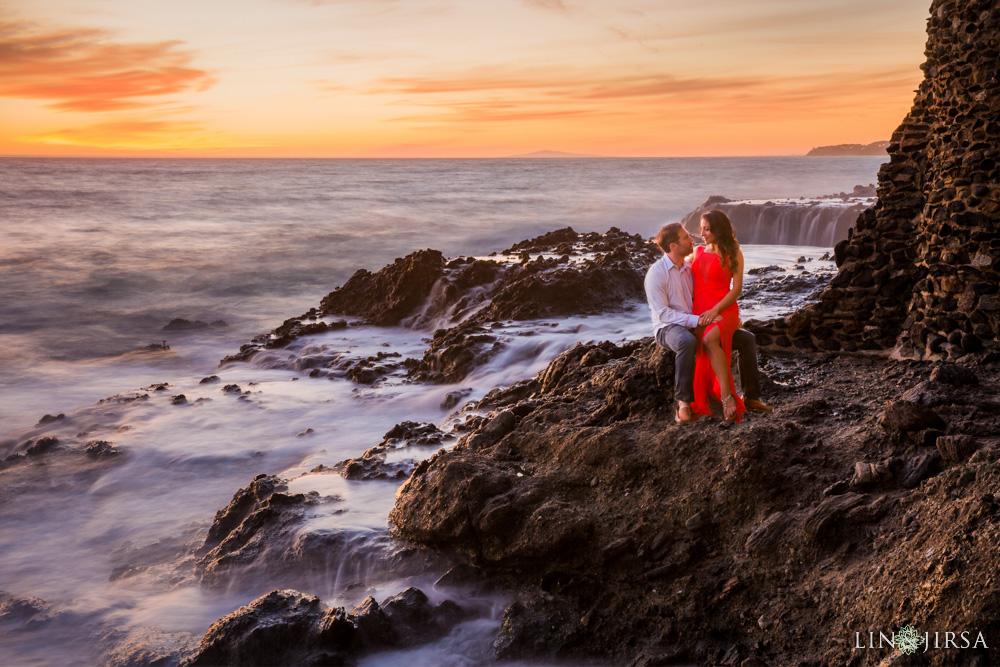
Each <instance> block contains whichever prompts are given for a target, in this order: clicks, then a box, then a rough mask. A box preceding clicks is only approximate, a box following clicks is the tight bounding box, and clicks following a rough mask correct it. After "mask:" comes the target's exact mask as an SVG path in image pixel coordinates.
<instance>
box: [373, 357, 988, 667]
mask: <svg viewBox="0 0 1000 667" xmlns="http://www.w3.org/2000/svg"><path fill="white" fill-rule="evenodd" d="M965 370H966V371H969V372H962V369H961V368H959V367H956V366H953V365H948V364H939V365H937V366H931V365H930V364H925V363H919V362H915V361H893V360H887V359H884V358H882V357H864V358H859V357H853V356H835V355H832V354H828V355H817V354H810V355H799V356H791V355H788V356H780V357H768V356H766V355H765V357H764V373H765V377H764V384H765V386H766V387H767V390H766V393H767V398H768V401H769V402H771V403H772V404H773V405H775V406H776V409H775V412H774V413H773V414H771V415H767V416H759V415H747V418H746V421H745V423H744V424H742V425H739V426H731V425H726V424H724V423H722V422H721V420H719V419H717V418H715V419H713V418H705V419H701V420H699V421H698V422H696V423H695V424H693V425H676V424H675V423H674V421H673V407H674V406H673V402H672V399H671V392H672V380H673V364H672V357H671V356H670V355H669V354H666V353H664V352H663V351H662V350H660V349H659V348H658V347H657V346H656V345H655V344H654V343H653V342H652V341H650V340H649V339H646V340H645V341H637V342H633V343H628V344H626V345H623V346H621V347H618V346H614V345H612V344H610V343H601V344H598V345H578V346H576V347H574V348H572V349H570V350H568V351H567V352H565V353H564V354H563V355H561V356H560V357H558V358H557V359H556V360H554V361H553V362H552V363H551V364H550V365H549V367H548V368H546V369H545V370H544V371H542V372H541V373H540V374H539V375H538V376H537V377H535V378H533V379H531V380H528V381H524V382H521V383H518V384H516V385H513V386H511V387H509V388H505V389H500V390H495V391H494V392H491V393H490V394H489V395H487V396H486V397H485V398H484V399H483V400H482V401H480V402H479V404H478V405H477V406H474V407H475V408H476V411H477V412H486V411H489V412H488V414H487V415H486V417H485V418H481V419H478V420H476V421H475V422H474V423H473V425H472V426H471V428H470V430H468V431H467V433H466V434H465V435H464V436H463V438H462V439H461V440H460V441H459V443H458V445H456V447H455V448H454V449H453V450H452V451H449V452H443V453H439V454H437V455H435V456H434V457H432V458H431V459H429V460H428V461H425V462H423V463H421V464H420V465H418V466H417V468H416V469H415V470H414V472H413V474H412V476H411V477H410V479H409V480H408V481H407V482H406V484H404V486H403V487H402V488H401V489H400V491H399V492H398V494H397V500H396V505H395V507H394V508H393V510H392V512H391V514H390V520H391V522H392V524H393V526H394V532H395V534H396V535H398V536H399V537H402V538H405V539H408V540H412V541H414V542H418V543H421V544H426V545H428V546H432V547H434V548H436V549H439V550H442V551H444V552H447V553H455V554H458V555H461V556H463V557H465V558H467V559H469V560H470V561H472V562H474V563H475V564H476V565H478V566H480V567H481V568H482V569H483V570H484V571H485V572H486V573H487V574H488V575H490V576H492V577H496V578H498V579H499V580H500V581H501V582H504V583H505V584H506V585H509V586H512V587H514V588H515V589H518V590H519V600H518V601H517V602H515V603H513V604H512V605H511V606H510V607H509V608H508V609H507V611H506V613H505V614H504V619H503V624H502V629H501V632H500V635H499V637H498V639H497V641H496V642H495V643H494V648H495V653H496V655H497V656H498V657H501V658H529V659H530V658H551V657H556V658H564V659H567V660H570V661H572V660H574V659H584V658H587V657H592V656H594V655H600V656H604V657H605V658H606V659H608V660H610V661H611V662H612V663H613V664H629V663H632V664H688V663H698V664H737V665H738V664H741V663H743V661H744V660H751V662H748V663H744V664H798V663H802V662H813V663H816V664H822V665H842V664H846V663H848V662H849V661H850V660H851V659H852V655H853V656H856V654H852V652H851V649H850V646H849V645H848V642H847V641H845V642H843V643H831V642H829V641H828V639H829V637H828V635H827V634H825V633H814V632H813V630H814V629H815V627H816V624H817V623H818V622H819V623H822V624H824V627H826V626H828V627H837V628H846V629H847V630H845V632H847V633H848V635H850V636H851V637H853V632H854V631H855V625H857V626H858V627H859V628H860V629H858V630H857V631H859V632H863V633H865V632H867V628H882V627H885V628H890V629H892V628H896V627H898V624H899V615H900V614H903V615H904V616H906V618H907V619H914V621H913V622H915V623H919V624H921V627H922V628H923V627H924V626H927V627H937V626H941V627H944V625H947V624H952V625H956V626H959V625H960V626H962V627H970V628H972V627H975V628H980V627H983V628H986V627H989V628H991V630H990V632H994V631H1000V625H998V623H997V621H996V616H995V614H993V613H992V611H991V610H992V609H993V606H992V605H995V604H996V602H997V601H998V600H1000V595H998V594H997V593H996V591H994V590H993V589H992V587H983V586H981V585H980V584H979V582H980V581H982V580H985V579H989V578H990V577H991V576H992V575H991V574H990V573H991V572H992V571H993V569H994V565H993V563H994V558H995V553H996V550H997V549H1000V505H998V502H1000V499H998V498H996V497H995V488H993V485H994V484H996V483H1000V416H997V415H1000V403H997V401H996V399H995V391H996V390H995V389H992V388H993V387H997V386H998V382H1000V369H998V367H997V366H996V365H995V364H991V365H982V366H980V367H979V368H977V369H976V370H975V371H974V372H973V371H970V370H969V369H965ZM977 382H978V383H979V384H976V383H977ZM928 403H932V404H933V408H931V407H929V406H928ZM872 406H877V407H874V408H873V407H872ZM987 415H989V416H987ZM949 516H954V517H956V519H954V521H952V520H950V519H948V517H949ZM915 558H916V559H917V560H918V561H919V562H918V563H917V565H916V566H915V565H914V559H915ZM921 559H926V563H925V562H924V560H921ZM818 572H821V573H822V576H816V575H817V573H818ZM899 582H907V583H906V584H905V586H906V587H907V588H906V589H905V590H906V591H907V593H901V590H902V589H901V588H900V583H899ZM909 591H915V592H914V593H912V594H911V593H909ZM903 598H906V600H907V601H906V602H905V603H904V602H902V600H903ZM901 604H903V605H904V607H905V609H903V610H902V611H901V610H900V605H901ZM894 623H895V624H896V625H895V626H894V625H893V624H894ZM862 626H863V627H862ZM776 628H780V629H781V632H776ZM887 632H888V630H887ZM996 650H997V649H989V650H980V651H979V652H969V653H968V654H966V655H965V656H964V658H968V662H970V663H974V662H975V661H976V660H978V661H980V662H979V663H978V664H988V663H990V662H991V661H994V660H996V658H997V656H996V655H995V653H996ZM991 651H992V652H991ZM928 655H929V656H930V654H928ZM881 657H884V656H875V655H874V653H873V655H871V656H863V657H862V659H861V661H860V662H859V663H858V664H871V665H874V664H876V663H877V662H878V660H880V659H881ZM953 659H954V656H948V655H945V654H944V653H943V652H941V653H940V654H939V655H938V656H936V657H933V656H930V657H929V660H930V662H929V664H942V665H943V664H948V661H949V660H953ZM753 660H760V661H762V663H754V662H753ZM657 661H660V662H657Z"/></svg>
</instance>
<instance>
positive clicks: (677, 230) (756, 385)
mask: <svg viewBox="0 0 1000 667" xmlns="http://www.w3.org/2000/svg"><path fill="white" fill-rule="evenodd" d="M656 245H658V246H659V247H660V250H662V251H663V257H661V258H660V259H659V260H658V261H657V262H656V263H654V264H653V265H652V266H650V267H649V270H648V271H647V272H646V282H645V285H646V301H647V302H648V303H649V310H650V311H651V312H652V315H653V325H654V332H655V333H654V337H655V338H656V342H657V343H658V344H659V345H660V347H665V348H669V349H671V350H673V351H674V353H675V354H676V356H677V358H676V360H675V362H674V368H675V371H674V397H675V398H676V399H677V416H676V421H677V422H678V423H680V424H684V423H687V422H690V421H692V417H693V415H692V413H691V402H692V401H694V386H693V385H694V366H695V358H696V357H697V354H698V339H697V338H696V337H695V332H694V331H695V329H698V316H697V315H692V314H691V304H692V295H693V293H694V276H692V275H691V265H690V263H687V262H685V261H684V258H685V257H687V256H688V255H690V254H691V253H692V252H693V251H694V241H693V240H692V239H691V235H690V234H688V233H687V230H686V229H684V226H683V225H682V224H681V223H679V222H671V223H670V224H668V225H664V226H663V227H661V228H660V231H659V232H657V234H656ZM721 319H722V318H721V317H719V318H716V320H715V321H716V322H718V321H720V320H721ZM733 350H734V351H736V352H738V353H739V357H740V363H739V369H740V382H741V384H742V385H743V393H744V396H743V405H745V406H746V409H747V410H750V411H751V412H771V408H770V407H769V406H767V405H765V404H764V403H763V402H762V401H761V400H760V370H759V369H758V368H757V339H756V338H755V337H754V335H753V334H752V333H750V332H749V331H746V330H745V329H737V330H736V333H734V334H733Z"/></svg>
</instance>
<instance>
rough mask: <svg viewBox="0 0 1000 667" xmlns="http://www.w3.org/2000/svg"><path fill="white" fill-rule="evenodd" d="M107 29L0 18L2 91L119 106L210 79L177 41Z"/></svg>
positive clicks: (82, 106)
mask: <svg viewBox="0 0 1000 667" xmlns="http://www.w3.org/2000/svg"><path fill="white" fill-rule="evenodd" d="M110 34H111V33H109V32H108V31H105V30H98V29H89V28H76V29H63V30H50V31H47V32H40V31H38V30H36V29H34V27H33V26H31V25H29V24H26V23H12V22H5V23H0V96H5V97H20V98H27V99H38V100H52V102H51V103H50V104H48V105H47V106H49V107H51V108H53V109H58V110H60V111H83V112H101V111H120V110H122V109H137V108H142V107H149V106H153V105H155V104H157V103H158V102H157V101H155V100H153V99H151V98H157V97H161V98H162V97H163V96H165V95H172V94H176V93H181V92H185V91H188V90H195V91H202V90H205V89H207V88H208V87H210V86H211V85H212V84H213V83H214V80H213V79H212V77H211V76H210V75H209V73H208V72H206V71H204V70H200V69H196V68H193V67H190V66H189V64H190V62H191V59H192V55H191V53H190V52H189V51H185V50H182V49H179V48H178V47H179V45H180V44H181V43H180V42H177V41H168V42H156V43H151V44H126V43H116V42H112V41H109V37H110Z"/></svg>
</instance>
